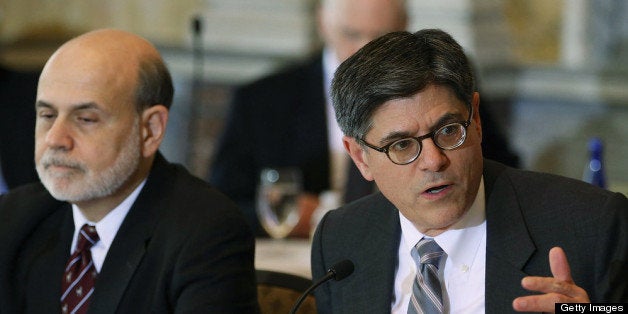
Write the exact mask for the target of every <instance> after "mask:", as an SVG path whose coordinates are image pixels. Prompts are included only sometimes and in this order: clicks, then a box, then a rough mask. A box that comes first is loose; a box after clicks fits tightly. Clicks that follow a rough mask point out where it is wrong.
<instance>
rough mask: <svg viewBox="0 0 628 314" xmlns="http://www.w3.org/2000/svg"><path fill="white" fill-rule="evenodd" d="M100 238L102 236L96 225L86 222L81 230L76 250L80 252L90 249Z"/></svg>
mask: <svg viewBox="0 0 628 314" xmlns="http://www.w3.org/2000/svg"><path fill="white" fill-rule="evenodd" d="M99 240H100V237H99V236H98V233H97V232H96V227H94V226H90V225H88V224H84V225H83V227H81V230H80V231H79V237H78V245H77V246H76V250H77V251H79V252H82V251H85V250H89V249H91V248H92V246H93V245H94V244H96V242H98V241H99Z"/></svg>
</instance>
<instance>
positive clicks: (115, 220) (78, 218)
mask: <svg viewBox="0 0 628 314" xmlns="http://www.w3.org/2000/svg"><path fill="white" fill-rule="evenodd" d="M145 183H146V179H144V181H142V183H140V184H139V185H138V186H137V188H135V190H133V192H132V193H131V194H129V196H127V198H126V199H124V201H122V203H120V204H119V205H118V206H116V208H114V209H113V210H112V211H111V212H109V213H108V214H107V215H106V216H105V217H103V219H101V220H100V221H99V222H96V223H95V222H92V221H89V220H87V218H85V216H84V215H83V213H82V212H81V210H80V209H79V208H78V206H76V204H72V216H73V217H74V237H73V239H74V240H73V241H72V251H74V248H75V247H76V243H77V237H78V233H79V231H80V229H81V227H82V226H83V225H84V224H89V225H92V226H95V227H96V232H98V237H100V243H99V244H98V245H103V246H104V247H105V248H106V249H109V247H111V243H112V242H113V239H114V238H115V236H116V233H118V229H120V226H121V225H122V221H123V220H124V218H125V217H126V215H127V214H128V213H129V210H131V206H132V205H133V203H135V200H136V199H137V196H138V195H139V194H140V191H141V190H142V188H143V187H144V184H145Z"/></svg>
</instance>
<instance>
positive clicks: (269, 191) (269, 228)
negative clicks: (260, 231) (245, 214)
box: [256, 167, 302, 239]
mask: <svg viewBox="0 0 628 314" xmlns="http://www.w3.org/2000/svg"><path fill="white" fill-rule="evenodd" d="M301 191H302V176H301V170H300V169H298V168H293V167H287V168H265V169H262V171H261V173H260V181H259V186H258V189H257V206H256V209H257V216H258V217H259V221H260V224H261V225H262V227H263V228H264V229H265V230H266V232H267V233H268V234H269V235H270V236H271V237H273V238H275V239H282V238H285V237H287V236H288V234H290V231H292V229H294V227H295V226H296V224H297V223H298V222H299V206H298V202H297V199H298V198H299V196H300V195H301Z"/></svg>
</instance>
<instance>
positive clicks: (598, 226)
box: [312, 160, 628, 313]
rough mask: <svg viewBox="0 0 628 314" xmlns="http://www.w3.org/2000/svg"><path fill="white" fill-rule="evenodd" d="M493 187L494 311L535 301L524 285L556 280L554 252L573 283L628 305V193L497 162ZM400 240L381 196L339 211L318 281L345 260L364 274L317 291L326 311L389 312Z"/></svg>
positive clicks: (490, 175)
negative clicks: (521, 299)
mask: <svg viewBox="0 0 628 314" xmlns="http://www.w3.org/2000/svg"><path fill="white" fill-rule="evenodd" d="M484 184H485V193H486V221H487V227H486V228H487V243H486V246H487V249H486V283H485V285H486V296H485V301H486V313H509V312H514V311H513V309H512V301H513V300H514V299H515V298H516V297H518V296H522V295H528V294H531V293H530V292H528V291H526V290H524V289H523V288H521V279H522V278H523V277H525V276H528V275H535V276H551V271H550V268H549V261H548V252H549V250H550V249H551V248H552V247H554V246H560V247H562V248H563V249H564V250H565V252H566V254H567V258H568V260H569V262H570V266H571V272H572V276H573V279H574V281H575V282H576V283H577V284H578V285H579V286H580V287H582V288H584V289H585V290H586V291H587V292H588V294H589V297H590V299H591V301H592V302H620V301H623V302H626V301H627V300H628V200H627V199H626V197H625V196H623V195H622V194H619V193H612V192H608V191H605V190H601V189H598V188H596V187H593V186H591V185H589V184H586V183H583V182H580V181H577V180H572V179H567V178H562V177H558V176H554V175H549V174H540V173H533V172H528V171H521V170H515V169H513V168H508V167H505V166H504V165H502V164H498V163H495V162H491V161H488V160H485V164H484ZM400 236H401V227H400V225H399V214H398V210H397V209H396V208H395V207H394V206H393V205H392V203H390V202H389V201H388V200H387V199H386V198H385V197H384V196H383V195H382V194H379V193H378V194H374V195H371V196H368V197H365V198H363V199H361V200H358V201H356V202H353V203H351V204H348V205H346V206H344V207H341V208H340V209H337V210H333V211H330V212H329V213H328V214H327V215H326V216H325V217H324V218H323V220H322V221H321V223H320V224H319V227H318V229H317V231H316V234H315V236H314V240H313V245H312V274H313V277H314V278H319V277H322V276H323V275H324V273H325V272H326V270H327V269H328V268H329V267H330V266H331V265H333V264H334V263H336V262H338V261H340V260H342V259H350V260H352V261H353V263H354V264H355V271H354V273H353V274H352V275H350V276H349V277H347V278H346V279H344V280H342V281H338V282H335V281H330V282H327V283H326V284H324V285H322V286H320V287H319V288H318V290H317V291H316V293H315V295H316V302H317V306H318V310H319V313H390V307H391V304H392V295H393V285H394V280H395V268H396V266H397V264H398V261H397V250H398V247H399V241H400ZM365 287H366V288H365Z"/></svg>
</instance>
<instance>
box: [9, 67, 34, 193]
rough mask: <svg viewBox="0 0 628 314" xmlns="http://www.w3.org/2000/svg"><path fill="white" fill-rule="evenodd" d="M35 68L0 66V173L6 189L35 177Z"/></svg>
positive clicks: (28, 181) (31, 180)
mask: <svg viewBox="0 0 628 314" xmlns="http://www.w3.org/2000/svg"><path fill="white" fill-rule="evenodd" d="M38 77H39V71H32V72H30V71H29V72H27V71H23V72H22V71H16V70H13V69H10V68H5V67H3V66H0V99H1V100H0V102H1V104H0V175H1V176H2V178H3V179H4V181H5V182H6V185H7V187H8V188H9V189H12V188H15V187H17V186H19V185H22V184H25V183H30V182H35V181H37V180H38V179H37V173H36V172H35V163H34V162H33V155H34V146H33V142H34V138H35V136H34V132H35V109H34V107H35V95H36V93H37V79H38Z"/></svg>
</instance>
